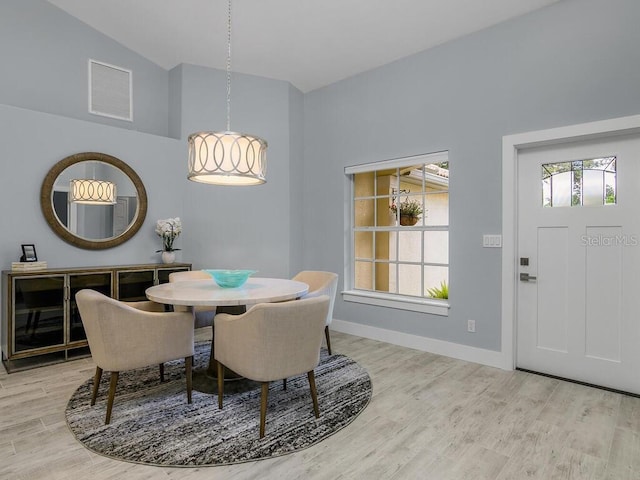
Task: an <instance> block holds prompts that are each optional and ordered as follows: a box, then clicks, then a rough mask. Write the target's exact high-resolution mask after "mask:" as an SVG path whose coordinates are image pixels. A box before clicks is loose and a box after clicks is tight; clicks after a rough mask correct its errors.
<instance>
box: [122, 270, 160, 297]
mask: <svg viewBox="0 0 640 480" xmlns="http://www.w3.org/2000/svg"><path fill="white" fill-rule="evenodd" d="M154 278H155V274H154V271H153V270H130V271H124V272H118V291H117V294H118V296H117V298H118V300H122V301H124V302H139V301H142V300H146V299H147V296H146V295H145V293H144V292H145V290H146V289H147V288H149V287H153V281H154Z"/></svg>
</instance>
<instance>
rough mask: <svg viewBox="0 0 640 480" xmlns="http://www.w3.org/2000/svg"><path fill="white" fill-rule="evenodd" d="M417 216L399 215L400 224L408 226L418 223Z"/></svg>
mask: <svg viewBox="0 0 640 480" xmlns="http://www.w3.org/2000/svg"><path fill="white" fill-rule="evenodd" d="M418 218H419V217H410V216H409V215H400V225H403V226H410V225H415V224H416V223H418Z"/></svg>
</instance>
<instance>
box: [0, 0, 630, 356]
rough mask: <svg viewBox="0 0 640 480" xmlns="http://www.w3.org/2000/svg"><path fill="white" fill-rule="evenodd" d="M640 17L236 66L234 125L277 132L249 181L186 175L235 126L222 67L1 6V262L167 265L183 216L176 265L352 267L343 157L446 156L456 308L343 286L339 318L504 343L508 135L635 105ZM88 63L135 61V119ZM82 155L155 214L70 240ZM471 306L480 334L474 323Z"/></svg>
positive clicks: (623, 2)
mask: <svg viewBox="0 0 640 480" xmlns="http://www.w3.org/2000/svg"><path fill="white" fill-rule="evenodd" d="M638 18H640V2H637V1H636V0H609V1H607V2H603V1H601V0H564V1H562V2H560V3H559V4H556V5H554V6H551V7H549V8H546V9H543V10H540V11H537V12H533V13H531V14H529V15H526V16H525V17H522V18H519V19H515V20H513V21H510V22H507V23H504V24H502V25H499V26H497V27H494V28H491V29H488V30H485V31H482V32H479V33H477V34H474V35H471V36H468V37H466V38H463V39H460V40H458V41H455V42H451V43H448V44H445V45H442V46H440V47H437V48H434V49H431V50H429V51H425V52H422V53H420V54H418V55H414V56H412V57H409V58H406V59H403V60H401V61H398V62H395V63H393V64H390V65H387V66H384V67H381V68H379V69H376V70H372V71H370V72H367V73H364V74H362V75H358V76H356V77H353V78H350V79H347V80H344V81H342V82H339V83H336V84H334V85H331V86H329V87H326V88H323V89H320V90H317V91H314V92H311V93H308V94H305V95H302V94H301V93H300V92H299V91H298V90H296V89H295V88H293V87H291V86H290V85H289V84H287V83H286V82H281V81H275V80H269V79H264V78H258V77H253V76H249V75H234V83H233V98H232V128H236V127H237V129H239V130H242V131H246V132H248V133H252V134H255V135H259V136H262V137H263V138H265V139H267V140H268V142H269V150H268V172H267V177H268V183H267V184H266V185H263V186H260V187H255V188H247V189H245V188H229V187H213V186H210V185H202V184H196V183H191V182H189V181H187V180H186V162H187V160H186V157H187V147H186V135H187V134H188V133H191V132H192V131H197V130H216V129H224V127H225V115H226V111H225V103H224V102H225V98H226V95H225V76H224V75H225V74H224V72H221V71H216V70H211V69H207V68H201V67H195V66H192V65H181V66H179V67H176V68H175V69H173V70H172V71H171V72H167V71H165V70H163V69H161V68H159V67H157V66H155V65H154V64H152V63H151V62H148V61H147V60H145V59H143V58H142V57H140V56H138V55H136V54H134V53H132V52H131V51H129V50H127V49H125V48H124V47H122V46H121V45H119V44H117V43H115V42H113V41H112V40H110V39H109V38H107V37H105V36H104V35H101V34H99V33H97V32H95V31H94V30H92V29H91V28H89V27H88V26H86V25H84V24H82V23H81V22H78V21H77V20H75V19H73V18H72V17H70V16H68V15H66V14H65V13H64V12H62V11H60V10H58V9H57V8H55V7H53V6H52V5H50V4H49V3H47V2H45V1H44V0H4V1H2V2H0V58H2V61H3V74H2V75H0V165H1V167H2V169H3V175H2V176H1V179H0V200H1V201H2V205H3V219H4V222H5V225H6V226H8V227H7V228H6V229H5V231H4V234H3V239H2V242H0V264H1V267H2V268H8V267H9V266H10V262H11V261H14V260H17V259H18V257H19V256H20V253H21V252H20V244H21V243H35V244H36V247H37V249H38V254H39V257H40V258H41V259H44V260H47V261H48V262H49V264H50V265H51V266H54V267H55V266H88V265H106V264H113V263H118V264H122V263H141V262H154V261H158V255H157V254H155V253H154V252H155V250H157V249H158V248H159V246H160V242H159V239H158V237H157V236H156V235H155V233H154V225H155V221H156V220H157V219H160V218H167V217H174V216H180V217H181V218H182V219H183V223H184V232H183V235H182V236H181V237H180V238H179V239H178V241H177V243H176V246H177V247H178V248H182V249H183V250H182V251H180V252H179V254H178V260H184V261H191V262H193V263H194V265H195V267H196V268H203V267H247V268H256V269H258V270H260V273H261V274H263V275H273V276H289V275H292V274H294V273H296V272H297V271H298V270H300V269H302V268H305V269H325V270H332V271H335V272H339V273H340V274H342V272H343V269H344V260H345V259H344V254H343V245H344V221H343V205H344V203H343V202H344V199H345V194H346V192H345V188H344V174H343V169H344V167H345V166H346V165H353V164H357V163H363V162H372V161H376V160H385V159H389V158H394V157H398V156H403V155H413V154H417V153H424V152H433V151H439V150H449V152H450V159H451V216H450V218H451V245H450V255H451V275H450V285H451V299H450V301H451V304H452V308H451V312H450V316H449V317H437V316H430V315H421V314H416V313H411V312H405V311H397V310H391V309H385V308H379V307H372V306H366V305H361V304H353V303H345V302H343V301H342V299H341V297H340V296H338V299H337V302H336V308H335V317H336V318H340V319H343V320H349V321H354V322H360V323H365V324H368V325H372V326H379V327H383V328H388V329H392V330H398V331H401V332H408V333H413V334H417V335H423V336H428V337H433V338H438V339H443V340H448V341H452V342H459V343H463V344H469V345H475V346H478V347H484V348H489V349H494V350H497V349H499V348H500V302H501V299H500V291H501V278H500V272H501V264H500V250H499V249H483V248H482V247H481V238H482V234H483V233H499V232H500V229H501V222H502V219H501V173H500V168H501V139H502V136H503V135H506V134H510V133H516V132H522V131H529V130H536V129H542V128H551V127H555V126H561V125H568V124H574V123H580V122H586V121H591V120H598V119H605V118H611V117H617V116H623V115H630V114H635V113H639V112H640V95H638V85H640V81H639V80H640V61H639V60H640V52H639V49H638V48H637V47H638V45H640V33H639V30H638V29H637V28H636V25H635V23H637V22H636V21H637V19H638ZM88 58H94V59H96V60H100V61H105V62H108V63H113V64H115V65H120V66H123V67H125V68H131V69H132V70H133V72H134V74H133V79H134V99H135V101H136V103H135V105H134V117H135V119H134V122H133V123H129V122H122V121H117V120H109V119H106V118H103V117H97V116H93V115H90V114H88V113H87V79H86V78H87V77H86V71H87V59H88ZM15 107H21V108H15ZM115 127H118V128H115ZM149 133H153V134H155V135H152V134H149ZM168 135H169V136H171V137H175V139H173V138H168V137H167V136H168ZM82 151H101V152H104V153H108V154H110V155H114V156H116V157H118V158H120V159H122V160H124V161H125V162H127V163H128V164H129V165H131V166H132V167H133V168H134V170H136V171H137V173H138V174H139V175H140V177H141V178H142V180H143V181H144V183H145V186H146V188H147V193H148V195H149V212H148V216H147V221H146V222H145V225H143V227H142V229H141V231H140V232H139V233H138V234H137V235H136V236H135V237H134V238H133V239H132V240H130V241H129V242H127V243H126V244H124V245H121V246H119V247H116V248H114V249H109V250H104V251H87V250H81V249H77V248H75V247H72V246H70V245H68V244H66V243H64V242H63V241H62V240H61V239H59V238H58V237H57V236H56V235H55V234H54V233H53V232H52V231H51V230H50V229H49V227H48V226H47V225H46V223H45V222H44V219H43V217H42V214H41V212H40V206H39V202H38V196H39V191H40V184H41V182H42V179H43V178H44V176H45V175H46V173H47V171H48V170H49V169H50V168H51V167H52V166H53V164H55V162H57V161H58V160H60V159H62V158H64V157H65V156H67V155H70V154H72V153H77V152H82ZM340 287H342V285H340ZM468 318H473V319H475V320H476V321H477V330H478V332H477V333H476V334H468V333H466V320H467V319H468Z"/></svg>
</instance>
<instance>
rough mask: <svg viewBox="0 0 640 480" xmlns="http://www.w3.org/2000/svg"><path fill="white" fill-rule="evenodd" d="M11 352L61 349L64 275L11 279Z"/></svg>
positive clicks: (62, 340) (62, 339)
mask: <svg viewBox="0 0 640 480" xmlns="http://www.w3.org/2000/svg"><path fill="white" fill-rule="evenodd" d="M13 288H14V292H15V295H14V297H13V298H14V305H13V312H14V315H13V322H14V325H13V333H14V338H13V342H14V348H13V351H14V352H22V351H26V350H32V349H37V348H43V347H50V346H54V345H63V344H64V343H65V338H64V323H65V322H64V275H58V276H47V277H23V278H15V279H14V284H13Z"/></svg>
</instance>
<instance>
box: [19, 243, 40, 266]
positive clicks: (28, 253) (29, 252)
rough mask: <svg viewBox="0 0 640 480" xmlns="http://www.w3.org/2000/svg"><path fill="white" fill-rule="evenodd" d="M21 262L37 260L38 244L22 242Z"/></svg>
mask: <svg viewBox="0 0 640 480" xmlns="http://www.w3.org/2000/svg"><path fill="white" fill-rule="evenodd" d="M20 261H21V262H37V261H38V255H37V254H36V246H35V245H34V244H33V243H27V244H24V243H23V244H22V256H21V257H20Z"/></svg>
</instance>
